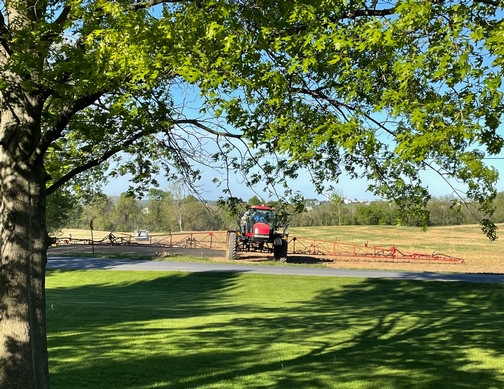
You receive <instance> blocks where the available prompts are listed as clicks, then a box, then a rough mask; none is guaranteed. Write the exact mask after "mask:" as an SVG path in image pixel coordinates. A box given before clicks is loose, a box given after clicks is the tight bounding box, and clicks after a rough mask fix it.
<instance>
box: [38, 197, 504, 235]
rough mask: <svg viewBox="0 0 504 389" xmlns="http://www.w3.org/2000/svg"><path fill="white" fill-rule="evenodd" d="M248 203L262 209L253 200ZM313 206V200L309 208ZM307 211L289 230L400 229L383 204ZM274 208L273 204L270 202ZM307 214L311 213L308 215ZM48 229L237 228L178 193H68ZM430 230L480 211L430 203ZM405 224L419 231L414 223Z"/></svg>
mask: <svg viewBox="0 0 504 389" xmlns="http://www.w3.org/2000/svg"><path fill="white" fill-rule="evenodd" d="M246 203H247V204H250V205H257V204H261V203H262V202H261V200H260V199H259V198H258V197H257V196H254V197H252V198H251V199H249V200H248V201H247V202H246ZM313 203H315V202H314V201H312V202H311V204H313ZM317 203H318V205H315V206H310V207H309V208H307V209H305V211H303V212H301V213H297V214H291V215H290V226H291V227H309V226H335V225H396V224H397V220H398V219H399V218H398V212H399V211H398V209H397V208H396V207H395V206H394V205H393V204H391V203H388V202H385V201H371V202H369V203H365V204H364V203H362V204H361V203H353V204H344V203H343V202H342V201H337V198H336V201H335V199H333V201H321V202H317ZM269 205H273V206H274V203H270V204H269ZM495 207H496V211H495V214H494V216H493V221H494V222H495V223H504V192H501V193H499V194H498V195H497V198H496V200H495ZM308 209H309V210H308ZM47 210H48V215H49V217H48V224H49V229H50V231H52V232H53V233H54V232H56V231H57V230H59V229H61V228H80V229H89V228H90V222H91V220H92V221H93V227H94V228H95V229H96V230H105V231H135V230H137V229H146V230H149V231H156V232H173V233H175V232H180V231H217V230H226V229H230V228H231V229H232V228H235V227H236V226H237V217H236V216H233V215H231V214H230V213H229V212H228V211H226V210H225V209H223V208H221V207H218V206H217V205H216V204H215V203H205V202H203V201H201V200H200V199H198V198H196V197H194V196H192V195H181V194H180V193H179V194H177V193H176V191H163V190H160V189H151V190H150V191H149V192H148V195H147V196H146V198H145V199H142V200H138V199H135V198H134V197H131V196H129V195H128V194H127V193H122V194H121V195H120V196H115V197H111V196H107V195H104V194H99V195H95V196H93V197H91V198H90V199H88V200H87V201H84V202H83V201H80V202H79V201H77V200H76V199H75V198H74V197H73V196H72V195H71V194H70V193H68V192H64V191H62V192H59V193H57V194H55V195H53V196H51V198H50V200H49V201H48V204H47ZM429 211H430V220H429V225H430V226H448V225H461V224H474V223H476V222H477V220H476V218H475V216H478V212H477V210H476V208H475V207H473V206H472V205H471V204H463V203H457V202H453V201H452V200H451V199H449V198H448V197H445V198H437V199H433V200H431V201H430V202H429ZM405 225H410V226H415V225H416V221H415V220H407V221H406V224H405Z"/></svg>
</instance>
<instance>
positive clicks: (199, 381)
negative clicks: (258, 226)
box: [47, 270, 504, 389]
mask: <svg viewBox="0 0 504 389" xmlns="http://www.w3.org/2000/svg"><path fill="white" fill-rule="evenodd" d="M47 321H48V341H49V358H50V371H51V382H52V388H53V389H69V388H72V389H81V388H96V389H112V388H121V389H147V388H184V389H185V388H286V389H287V388H289V389H295V388H380V389H381V388H436V389H437V388H461V389H462V388H464V389H465V388H504V286H503V285H492V284H469V283H449V282H447V283H443V282H420V281H398V280H369V279H348V278H329V277H293V276H272V275H251V274H245V273H218V272H208V273H194V274H190V273H169V272H120V271H100V270H96V271H95V270H93V271H50V272H49V273H48V277H47Z"/></svg>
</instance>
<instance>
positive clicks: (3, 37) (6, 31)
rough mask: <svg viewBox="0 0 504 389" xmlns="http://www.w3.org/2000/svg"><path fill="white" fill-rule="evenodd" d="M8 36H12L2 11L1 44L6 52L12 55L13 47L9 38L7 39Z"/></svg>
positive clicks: (0, 24) (0, 13)
mask: <svg viewBox="0 0 504 389" xmlns="http://www.w3.org/2000/svg"><path fill="white" fill-rule="evenodd" d="M6 36H10V31H9V29H8V28H7V25H6V24H5V18H4V15H3V13H2V12H1V11H0V45H2V47H3V48H4V49H5V51H6V53H7V54H8V55H11V54H12V52H11V49H10V45H9V41H8V39H6Z"/></svg>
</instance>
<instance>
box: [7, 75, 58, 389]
mask: <svg viewBox="0 0 504 389" xmlns="http://www.w3.org/2000/svg"><path fill="white" fill-rule="evenodd" d="M13 81H14V80H11V83H10V88H9V89H8V90H4V91H2V93H1V95H0V109H1V111H0V113H1V119H0V250H1V252H0V388H1V389H7V388H8V389H46V388H49V371H48V363H47V341H46V324H45V267H46V262H47V254H46V253H47V247H48V243H49V238H48V235H47V230H46V225H45V223H46V215H45V181H46V173H45V169H44V166H43V163H42V160H41V159H40V158H38V157H37V156H36V155H35V150H36V146H37V144H38V141H39V139H40V134H41V130H40V115H41V107H42V99H39V98H37V97H36V96H33V95H32V96H30V95H29V94H27V93H26V92H24V91H23V88H22V87H21V85H20V84H19V83H16V82H13Z"/></svg>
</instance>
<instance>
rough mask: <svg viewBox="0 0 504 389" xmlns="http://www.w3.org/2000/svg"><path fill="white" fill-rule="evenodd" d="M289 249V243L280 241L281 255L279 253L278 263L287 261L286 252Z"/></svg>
mask: <svg viewBox="0 0 504 389" xmlns="http://www.w3.org/2000/svg"><path fill="white" fill-rule="evenodd" d="M288 249H289V242H287V240H285V239H282V246H281V253H280V261H282V262H286V261H287V251H288Z"/></svg>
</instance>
